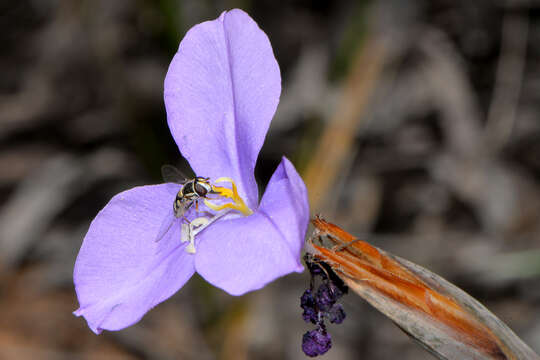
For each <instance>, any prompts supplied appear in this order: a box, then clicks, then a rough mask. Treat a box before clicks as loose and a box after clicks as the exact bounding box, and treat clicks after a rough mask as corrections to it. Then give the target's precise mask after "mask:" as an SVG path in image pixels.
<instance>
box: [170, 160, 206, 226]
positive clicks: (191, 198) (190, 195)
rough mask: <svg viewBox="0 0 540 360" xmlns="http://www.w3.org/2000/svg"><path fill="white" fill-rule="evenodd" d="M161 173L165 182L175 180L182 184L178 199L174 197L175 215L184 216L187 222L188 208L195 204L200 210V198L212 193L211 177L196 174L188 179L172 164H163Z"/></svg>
mask: <svg viewBox="0 0 540 360" xmlns="http://www.w3.org/2000/svg"><path fill="white" fill-rule="evenodd" d="M161 175H162V176H163V180H165V182H173V183H177V184H180V185H182V187H181V188H180V190H179V191H178V193H177V194H176V199H174V204H173V211H174V216H176V217H177V218H180V217H182V218H184V220H186V221H187V222H189V220H188V219H187V218H186V217H185V216H184V214H185V213H186V211H187V210H189V209H190V208H191V207H192V206H193V204H195V207H196V209H197V210H199V199H200V198H206V195H208V194H209V193H212V185H210V178H207V177H202V176H196V177H195V178H194V179H191V180H188V179H187V178H186V177H185V176H184V174H182V172H181V171H180V170H178V169H177V168H175V167H174V166H172V165H163V166H162V167H161Z"/></svg>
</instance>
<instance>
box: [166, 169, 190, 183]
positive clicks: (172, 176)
mask: <svg viewBox="0 0 540 360" xmlns="http://www.w3.org/2000/svg"><path fill="white" fill-rule="evenodd" d="M161 176H162V177H163V180H164V181H165V182H172V183H177V184H183V183H185V182H186V181H187V177H186V176H185V175H184V174H183V173H182V172H181V171H180V170H178V169H177V168H175V167H174V166H172V165H163V166H162V167H161Z"/></svg>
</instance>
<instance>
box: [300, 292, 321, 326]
mask: <svg viewBox="0 0 540 360" xmlns="http://www.w3.org/2000/svg"><path fill="white" fill-rule="evenodd" d="M300 306H301V307H302V309H304V312H303V313H302V318H303V319H304V321H305V322H312V323H313V324H316V323H317V320H318V318H319V316H318V311H317V310H316V309H315V298H314V297H313V292H312V291H311V290H310V289H307V290H306V291H305V292H304V294H302V297H301V298H300Z"/></svg>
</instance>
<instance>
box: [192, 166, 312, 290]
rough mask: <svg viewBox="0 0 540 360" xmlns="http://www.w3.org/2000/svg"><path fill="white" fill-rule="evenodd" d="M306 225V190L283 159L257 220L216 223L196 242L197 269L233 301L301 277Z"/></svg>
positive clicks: (307, 212) (244, 218) (234, 220)
mask: <svg viewBox="0 0 540 360" xmlns="http://www.w3.org/2000/svg"><path fill="white" fill-rule="evenodd" d="M308 220H309V207H308V200H307V192H306V188H305V185H304V183H303V181H302V179H301V178H300V176H299V175H298V173H297V172H296V170H295V169H294V167H293V165H292V164H291V163H290V162H289V161H288V160H287V159H285V158H283V160H282V162H281V164H280V165H279V166H278V168H277V169H276V171H275V172H274V175H273V176H272V179H270V182H269V183H268V187H267V189H266V192H265V193H264V195H263V198H262V201H261V205H260V207H259V209H258V210H257V211H256V212H255V214H253V215H251V216H248V217H242V218H236V219H231V220H224V221H218V222H216V223H215V224H213V225H212V226H209V227H208V228H207V229H206V230H204V231H203V232H201V233H200V234H199V235H198V236H197V238H198V243H197V245H196V246H197V255H196V258H195V268H196V269H197V272H198V273H199V274H201V275H202V276H203V277H204V278H205V279H206V280H207V281H208V282H210V283H211V284H213V285H215V286H217V287H219V288H222V289H223V290H225V291H227V292H228V293H230V294H232V295H241V294H243V293H245V292H248V291H252V290H256V289H260V288H261V287H263V286H265V285H266V284H267V283H269V282H270V281H273V280H274V279H276V278H278V277H280V276H283V275H286V274H288V273H290V272H293V271H296V272H301V271H302V270H303V267H302V265H301V263H300V252H301V250H302V247H303V244H304V236H305V233H306V230H307V226H308Z"/></svg>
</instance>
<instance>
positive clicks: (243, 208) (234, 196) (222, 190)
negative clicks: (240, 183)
mask: <svg viewBox="0 0 540 360" xmlns="http://www.w3.org/2000/svg"><path fill="white" fill-rule="evenodd" d="M214 182H215V183H222V182H230V183H231V189H229V188H226V187H222V186H214V185H212V191H213V192H215V193H217V194H218V195H220V196H222V197H224V198H228V199H231V200H232V201H233V202H232V203H226V204H222V205H215V204H212V203H211V202H210V201H208V200H206V199H205V200H204V204H205V205H206V206H208V207H209V208H210V209H212V210H214V211H221V210H223V209H232V210H237V211H239V212H241V213H242V214H243V215H244V216H249V215H251V214H253V210H251V209H250V208H249V207H248V206H247V205H246V203H245V202H244V199H242V198H241V197H240V195H238V189H237V188H236V184H235V183H234V181H233V179H231V178H228V177H220V178H218V179H216V180H215V181H214Z"/></svg>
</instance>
